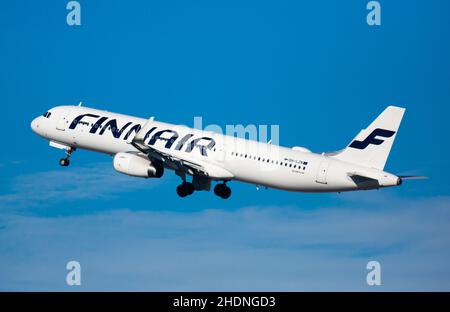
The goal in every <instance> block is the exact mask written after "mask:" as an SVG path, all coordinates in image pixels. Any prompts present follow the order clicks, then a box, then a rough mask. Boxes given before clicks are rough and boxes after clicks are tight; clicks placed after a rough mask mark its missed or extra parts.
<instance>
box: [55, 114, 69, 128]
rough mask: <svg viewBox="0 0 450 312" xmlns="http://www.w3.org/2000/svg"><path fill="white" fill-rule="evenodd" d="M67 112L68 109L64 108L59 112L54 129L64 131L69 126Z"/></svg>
mask: <svg viewBox="0 0 450 312" xmlns="http://www.w3.org/2000/svg"><path fill="white" fill-rule="evenodd" d="M69 113H70V110H68V109H65V110H63V111H62V112H61V115H60V116H59V119H58V122H57V123H56V129H57V130H60V131H65V130H66V128H67V127H68V126H69Z"/></svg>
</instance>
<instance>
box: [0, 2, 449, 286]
mask: <svg viewBox="0 0 450 312" xmlns="http://www.w3.org/2000/svg"><path fill="white" fill-rule="evenodd" d="M380 2H381V6H382V25H381V26H380V27H369V26H368V25H367V24H366V14H367V10H366V8H365V7H366V4H367V1H362V0H358V1H332V0H330V1H276V2H273V1H170V2H156V1H126V2H125V1H83V0H81V1H80V3H81V7H82V13H81V14H82V17H81V18H82V25H81V26H79V27H69V26H68V25H67V24H66V14H67V12H68V11H67V10H66V9H65V5H66V3H67V2H65V1H39V3H37V2H36V1H31V0H25V1H19V2H17V1H12V2H11V1H10V2H7V3H4V4H2V9H1V10H0V26H1V27H0V56H1V57H0V69H1V70H0V94H1V103H2V113H3V116H4V118H3V119H2V123H1V124H0V130H1V133H3V138H4V139H3V140H4V143H3V145H2V153H0V289H2V290H70V291H71V290H369V291H374V290H450V266H449V263H450V251H449V248H448V247H449V243H450V241H449V237H450V226H449V225H450V211H449V209H450V204H449V200H450V187H449V183H448V176H449V174H450V170H449V166H448V163H447V159H446V158H447V157H446V155H447V154H448V153H449V152H450V150H449V145H448V139H447V136H448V134H449V130H450V129H449V124H448V122H447V119H448V118H447V115H448V114H449V112H450V108H449V105H448V103H450V57H449V55H450V42H449V38H450V21H449V19H448V16H447V12H448V11H449V10H450V4H449V3H448V1H444V0H441V1H438V0H436V1H414V2H411V1H400V0H390V1H380ZM79 101H83V102H84V104H85V105H86V106H91V107H96V108H100V109H107V110H110V111H117V112H121V113H126V114H131V115H137V116H142V117H149V116H156V118H157V119H159V120H162V121H167V122H173V123H181V124H186V125H191V126H192V125H193V118H194V116H201V117H202V118H203V123H204V124H218V125H221V126H225V125H227V124H245V125H246V124H256V125H258V124H268V125H270V124H277V125H279V126H280V143H281V144H282V145H285V146H295V145H300V146H306V147H308V148H310V149H311V150H313V151H315V152H321V151H332V150H337V149H340V148H342V147H343V146H345V145H346V144H347V143H348V142H349V141H350V139H351V138H353V137H354V136H355V135H356V134H357V132H358V131H359V130H360V129H362V128H364V127H365V126H367V125H368V124H369V123H370V122H371V121H372V120H373V119H374V118H375V117H376V116H377V115H378V114H379V113H380V112H381V111H382V110H383V109H384V108H385V107H386V106H387V105H398V106H403V107H406V109H407V111H406V115H405V118H404V121H403V123H402V125H401V129H400V131H399V134H398V136H397V140H396V142H395V144H394V147H393V150H392V152H391V154H390V158H389V160H388V163H387V167H386V169H387V170H388V171H390V172H393V173H397V174H421V175H427V176H429V177H430V179H429V180H426V181H411V182H408V183H405V184H404V185H402V186H401V187H400V188H395V189H386V190H382V191H371V192H360V193H352V194H321V195H317V194H316V195H315V194H301V193H289V192H282V191H276V190H260V191H256V190H255V187H254V186H251V185H245V184H239V183H231V184H230V186H232V189H233V195H232V197H231V199H230V200H227V201H223V200H220V199H219V198H217V197H216V196H214V195H213V194H211V193H206V192H199V193H196V194H195V195H194V196H192V197H189V198H185V199H180V198H178V196H177V195H176V193H175V187H176V186H177V185H178V184H179V179H178V177H176V176H175V175H174V174H172V173H169V174H167V175H165V176H164V178H163V179H161V180H139V179H133V178H129V177H126V176H123V175H120V174H118V173H116V172H114V169H113V168H112V163H111V162H112V159H111V158H110V157H109V156H105V155H98V154H94V153H90V152H86V151H77V152H76V153H75V154H74V156H73V158H72V164H71V166H70V167H69V168H64V169H62V168H60V167H59V166H58V159H59V158H60V157H61V151H59V150H56V149H52V148H50V147H48V145H47V144H46V142H45V141H43V140H42V139H40V138H39V137H37V136H36V135H35V134H34V133H32V131H31V129H30V127H29V124H30V121H31V120H32V119H33V118H34V117H35V116H37V115H39V114H42V113H43V112H45V111H46V110H47V109H48V108H50V107H53V106H56V105H62V104H77V103H78V102H79ZM70 260H78V261H80V263H81V267H82V286H81V287H79V288H75V289H74V288H73V287H72V288H70V287H68V286H66V284H65V275H66V273H67V271H66V269H65V265H66V263H67V262H68V261H70ZM370 260H377V261H379V262H380V263H381V266H382V281H383V285H382V286H381V287H379V288H369V287H368V286H367V285H366V273H367V271H366V268H365V267H366V264H367V262H368V261H370Z"/></svg>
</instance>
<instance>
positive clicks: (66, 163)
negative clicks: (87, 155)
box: [59, 147, 75, 167]
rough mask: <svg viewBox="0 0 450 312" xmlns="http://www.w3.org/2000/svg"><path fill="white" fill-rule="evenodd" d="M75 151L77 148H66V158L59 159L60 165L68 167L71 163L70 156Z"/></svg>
mask: <svg viewBox="0 0 450 312" xmlns="http://www.w3.org/2000/svg"><path fill="white" fill-rule="evenodd" d="M73 152H75V148H73V147H70V148H69V149H67V150H66V158H61V159H60V160H59V165H60V166H62V167H67V166H69V165H70V160H69V158H70V156H71V155H72V153H73Z"/></svg>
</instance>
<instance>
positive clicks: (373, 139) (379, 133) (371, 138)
mask: <svg viewBox="0 0 450 312" xmlns="http://www.w3.org/2000/svg"><path fill="white" fill-rule="evenodd" d="M394 134H395V131H391V130H386V129H381V128H377V129H375V130H373V131H372V133H371V134H369V135H368V136H367V138H365V139H364V141H357V140H354V141H353V142H352V144H350V146H349V147H353V148H357V149H361V150H363V149H365V148H366V147H367V146H369V145H370V144H373V145H381V143H383V142H384V140H381V139H377V137H383V138H390V137H391V136H393V135H394Z"/></svg>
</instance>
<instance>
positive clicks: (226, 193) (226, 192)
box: [214, 183, 231, 199]
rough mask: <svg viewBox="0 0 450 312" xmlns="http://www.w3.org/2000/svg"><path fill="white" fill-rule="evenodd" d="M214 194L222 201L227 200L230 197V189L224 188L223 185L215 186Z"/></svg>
mask: <svg viewBox="0 0 450 312" xmlns="http://www.w3.org/2000/svg"><path fill="white" fill-rule="evenodd" d="M214 194H216V195H217V196H219V197H221V198H223V199H227V198H229V197H230V196H231V189H230V188H229V187H228V186H226V185H225V183H220V184H216V186H215V187H214Z"/></svg>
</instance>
